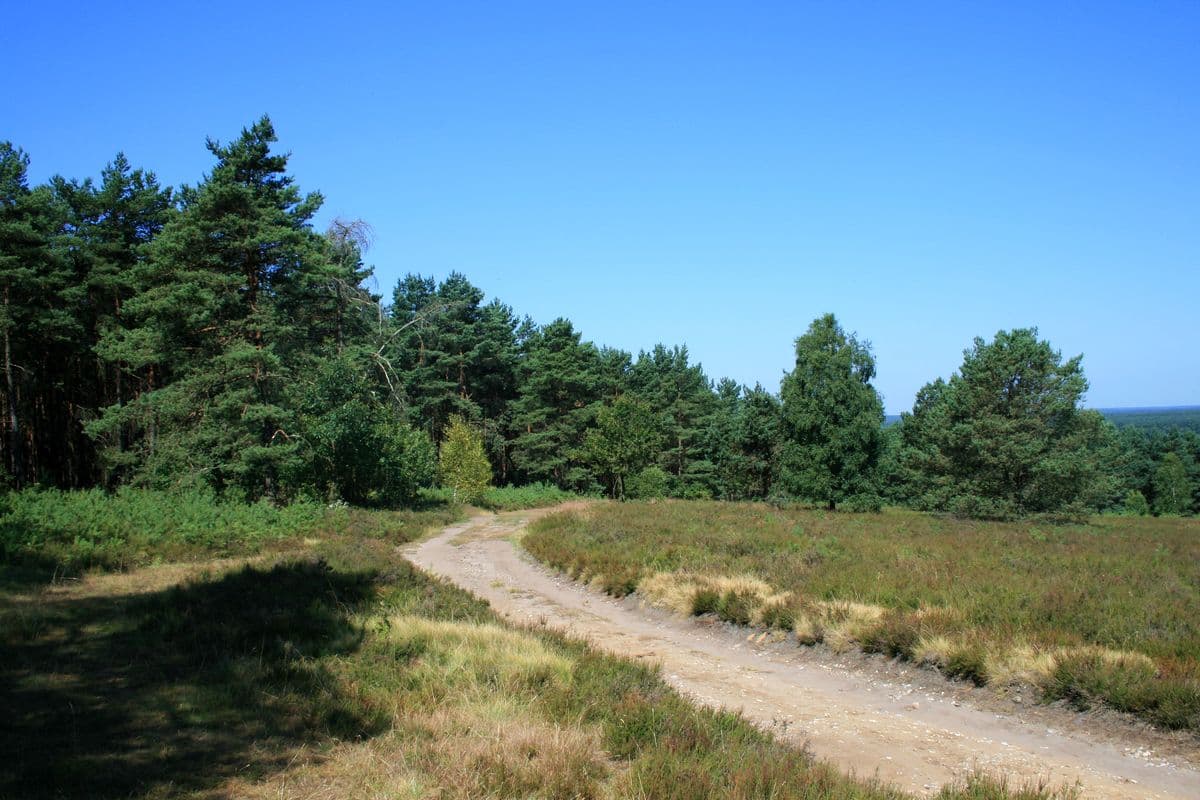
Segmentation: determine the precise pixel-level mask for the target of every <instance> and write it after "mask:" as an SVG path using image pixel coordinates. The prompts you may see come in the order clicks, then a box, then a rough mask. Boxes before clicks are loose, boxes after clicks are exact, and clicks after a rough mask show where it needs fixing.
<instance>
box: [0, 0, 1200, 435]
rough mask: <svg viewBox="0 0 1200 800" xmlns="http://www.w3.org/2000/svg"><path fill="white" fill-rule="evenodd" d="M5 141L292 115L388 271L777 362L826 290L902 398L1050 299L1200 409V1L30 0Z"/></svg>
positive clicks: (892, 394) (97, 157)
mask: <svg viewBox="0 0 1200 800" xmlns="http://www.w3.org/2000/svg"><path fill="white" fill-rule="evenodd" d="M3 16H4V23H3V25H2V26H0V66H2V67H3V70H4V74H5V76H6V82H5V98H4V100H3V101H2V105H0V108H3V111H2V112H0V138H11V139H12V140H13V141H14V142H15V143H16V144H18V145H20V146H22V147H24V148H25V149H26V150H27V151H29V153H30V154H31V156H32V158H33V166H32V176H33V178H34V179H35V180H43V179H45V178H46V177H48V176H49V175H51V174H53V173H56V172H57V173H62V174H65V175H67V176H70V177H84V176H88V175H95V174H97V173H98V172H99V170H100V168H101V167H102V166H103V165H104V164H105V163H106V162H107V161H108V160H110V159H111V158H112V156H113V155H114V154H115V153H116V152H117V151H118V150H124V151H125V152H126V153H127V154H128V155H129V157H130V159H131V160H132V161H133V162H134V163H135V164H136V165H140V166H145V167H148V168H151V169H154V170H156V171H157V172H158V174H159V176H160V178H161V179H162V180H163V181H164V182H166V183H170V184H178V183H181V182H191V183H194V182H195V181H196V180H197V179H199V178H200V176H201V175H202V174H203V173H204V172H205V170H207V169H208V168H209V166H210V164H211V160H210V156H209V154H208V153H207V152H206V151H205V149H204V146H203V145H204V138H205V136H208V135H211V136H214V137H216V138H218V139H222V140H227V139H229V138H231V137H233V136H234V135H236V134H237V132H238V131H239V130H240V129H241V127H242V126H244V125H246V124H248V123H249V122H251V121H252V120H254V119H255V118H257V117H258V116H259V115H261V114H263V113H264V112H265V113H269V114H270V115H271V118H272V119H273V120H274V122H275V125H276V129H277V131H278V133H279V135H280V139H281V142H280V146H281V147H282V148H284V149H286V150H290V151H292V152H293V154H294V155H293V159H292V162H291V167H292V170H293V172H294V174H295V175H296V176H297V178H298V180H299V183H300V185H301V187H302V188H303V189H305V190H312V189H319V190H320V191H321V192H322V193H323V194H324V195H325V197H326V202H327V204H326V207H325V210H324V211H323V213H322V217H321V220H320V222H321V224H322V226H323V224H324V222H325V221H326V220H328V219H329V217H331V216H332V215H335V214H337V215H345V216H349V217H361V218H364V219H366V220H368V221H369V222H371V223H372V224H373V225H374V226H375V228H376V231H377V234H378V242H377V245H376V247H375V249H374V250H373V251H372V252H371V253H370V255H369V260H370V261H371V262H373V263H374V265H375V267H376V274H377V277H378V282H379V289H380V290H381V291H383V292H385V293H386V294H389V295H390V291H391V287H392V286H393V285H394V284H395V281H396V279H397V278H398V277H399V276H401V275H402V274H404V273H405V272H409V271H415V272H422V273H425V274H434V275H437V276H438V277H443V276H445V275H446V274H447V273H448V272H449V271H451V270H459V271H462V272H464V273H466V275H467V276H468V277H469V278H470V279H471V280H472V281H473V282H475V283H476V284H477V285H479V286H480V287H482V288H483V289H484V290H485V291H487V292H488V294H489V295H490V296H498V297H500V298H501V299H502V300H504V301H505V302H507V303H509V304H511V305H513V306H514V307H515V308H516V309H517V311H518V312H521V313H528V314H530V315H532V316H533V317H534V319H536V320H538V321H541V322H546V321H549V320H551V319H553V318H554V317H556V316H560V315H561V316H567V317H569V318H570V319H572V320H573V321H574V322H575V323H576V325H577V326H578V327H579V328H580V329H581V330H582V331H583V332H584V335H585V336H587V337H588V338H591V339H593V340H594V341H596V342H598V343H603V344H610V345H614V346H618V347H622V348H626V349H630V350H633V351H634V352H636V351H637V350H638V349H640V348H647V347H649V346H651V345H653V344H654V343H655V342H659V341H661V342H664V343H667V344H672V343H687V345H688V346H689V348H690V350H691V352H692V354H693V357H694V358H695V359H697V360H699V361H701V362H702V363H703V364H704V366H705V368H706V369H707V371H708V372H709V374H710V375H712V376H714V377H720V376H723V375H728V376H730V377H733V378H735V379H737V380H739V381H742V382H745V383H750V384H753V383H754V382H756V381H761V382H762V383H763V384H764V385H766V386H768V387H769V388H772V389H777V388H778V381H779V377H780V376H781V374H782V373H783V371H784V370H785V369H788V368H790V366H791V364H792V358H793V356H792V342H793V340H794V338H795V337H796V336H797V335H798V334H800V333H802V332H803V331H804V329H805V328H806V327H807V325H808V323H809V322H810V321H811V320H812V319H813V318H814V317H815V316H817V315H819V314H821V313H823V312H825V311H833V312H834V313H836V314H837V316H838V318H839V320H841V322H842V323H843V325H844V326H845V327H846V328H848V329H852V330H856V331H857V332H858V333H859V334H860V336H862V337H864V338H866V339H869V340H870V341H871V342H872V343H873V344H874V349H875V355H876V358H877V361H878V369H879V376H878V380H877V382H876V384H877V386H878V387H879V389H880V391H881V392H882V393H883V395H884V398H885V405H886V407H887V409H888V410H889V411H899V410H902V409H906V408H908V407H910V406H911V404H912V399H913V395H914V393H915V392H916V390H917V389H918V388H919V387H920V386H921V385H922V384H923V383H925V382H926V381H928V380H930V379H932V378H934V377H936V376H939V375H943V376H944V375H948V374H949V373H950V372H951V371H952V370H954V369H955V368H956V367H957V366H958V364H959V363H960V362H961V353H962V350H963V348H964V347H967V346H968V345H969V344H970V342H971V339H972V337H974V336H976V335H983V336H985V337H990V336H991V335H993V334H994V333H995V332H996V331H997V330H998V329H1001V328H1011V327H1018V326H1026V325H1036V326H1038V327H1039V328H1040V329H1041V332H1042V334H1043V335H1044V336H1046V337H1047V338H1049V339H1050V341H1051V342H1052V343H1053V344H1054V345H1055V346H1056V347H1058V348H1060V349H1061V350H1063V351H1064V354H1066V355H1073V354H1075V353H1079V352H1082V353H1084V366H1085V368H1086V370H1087V374H1088V376H1089V378H1090V380H1091V386H1092V388H1091V391H1090V393H1089V397H1088V402H1089V405H1093V406H1101V407H1104V406H1130V405H1182V404H1196V403H1200V346H1198V345H1200V342H1198V338H1200V337H1198V336H1197V334H1198V333H1200V309H1198V301H1200V3H1196V2H1184V3H1166V2H1155V3H1142V2H1133V1H1132V0H1131V1H1130V2H1127V3H1120V4H1105V3H1099V2H1088V3H1074V2H1071V3H1046V2H1030V3H1012V2H1003V3H1000V2H997V3H994V4H991V6H990V8H988V7H985V4H982V3H965V2H951V3H867V4H862V5H858V4H853V3H843V2H838V3H819V4H808V3H800V2H786V3H778V4H770V3H719V4H707V3H695V2H688V3H677V4H661V3H645V2H641V3H629V4H620V3H616V2H600V3H594V4H582V3H574V2H565V3H563V2H553V3H544V4H543V3H537V4H535V3H504V2H487V3H478V4H463V3H451V2H445V3H441V2H423V3H407V4H405V3H398V4H394V3H380V4H377V5H371V4H365V3H348V4H342V5H339V4H329V3H323V4H307V3H300V2H291V3H281V4H278V5H276V6H274V7H270V8H268V7H262V6H260V4H255V3H249V2H239V3H223V2H210V3H187V4H182V3H162V2H156V3H152V4H150V3H147V4H134V3H128V4H118V3H87V4H74V3H20V4H18V3H16V2H11V3H9V4H8V5H7V8H6V10H5V12H4V15H3Z"/></svg>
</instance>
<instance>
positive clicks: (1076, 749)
mask: <svg viewBox="0 0 1200 800" xmlns="http://www.w3.org/2000/svg"><path fill="white" fill-rule="evenodd" d="M543 513H546V512H545V511H533V512H518V513H509V514H500V515H491V514H488V515H485V516H479V517H475V518H474V519H472V520H470V521H469V522H466V523H461V524H459V525H455V526H452V527H449V528H446V529H445V530H444V531H442V532H441V533H440V534H438V535H437V536H435V537H433V538H431V539H428V540H426V541H424V542H421V543H418V544H415V545H410V546H408V547H406V548H405V551H404V552H405V555H407V556H408V557H409V558H410V559H411V560H412V561H413V562H414V563H416V564H417V565H419V566H420V567H422V568H424V569H426V570H427V571H429V572H432V573H434V574H437V575H441V576H443V577H445V578H447V579H449V580H451V581H453V582H454V583H456V584H458V585H459V586H461V587H463V588H464V589H467V590H469V591H471V592H473V593H475V594H476V595H478V596H480V597H483V598H486V599H487V600H488V601H489V602H490V603H491V604H492V607H493V608H494V609H496V611H498V612H499V613H500V614H502V615H503V616H505V617H506V618H508V619H510V620H513V621H516V622H525V623H543V624H546V625H548V626H550V627H553V628H556V629H558V630H561V631H564V632H566V633H569V634H571V635H574V636H578V637H582V638H585V639H587V640H588V641H590V642H592V643H593V644H595V645H596V646H598V647H600V648H603V649H606V650H609V651H611V652H614V653H618V654H620V655H624V656H630V657H634V658H638V659H644V660H648V661H652V662H656V663H658V664H661V665H662V672H663V676H664V677H665V678H666V679H667V680H668V682H670V683H671V685H672V686H674V687H675V688H676V689H678V690H680V691H681V692H683V693H685V694H687V695H689V696H691V697H692V698H694V699H696V700H698V701H699V702H702V703H705V704H709V705H713V706H721V707H725V708H729V709H737V710H741V711H742V712H743V713H744V714H745V715H746V716H747V717H748V718H750V719H751V720H753V721H755V722H757V723H759V724H762V725H764V726H767V727H771V728H773V729H774V730H775V731H776V733H778V734H781V735H783V736H785V737H787V738H789V739H792V740H793V741H796V742H804V743H807V744H808V746H809V747H810V749H811V750H812V751H813V752H814V753H815V754H816V755H818V756H820V757H822V758H825V759H828V760H829V761H831V762H833V763H835V764H837V765H839V766H840V767H842V768H843V769H846V770H848V771H852V772H854V773H855V774H857V775H860V776H870V775H878V776H879V777H880V778H882V779H884V780H886V781H889V782H891V783H894V784H896V785H898V786H900V787H902V788H904V789H907V790H909V791H912V792H915V793H917V794H929V793H931V792H933V791H935V790H936V789H937V788H938V787H939V786H941V785H942V784H944V783H946V782H948V781H950V780H952V779H954V778H955V777H956V776H959V775H961V774H963V773H964V772H967V771H970V770H971V769H974V768H981V769H983V770H985V771H988V772H991V773H1003V774H1005V775H1007V776H1009V778H1010V779H1011V780H1016V781H1048V782H1049V783H1050V784H1052V785H1058V784H1063V783H1068V784H1069V783H1074V782H1075V781H1078V782H1079V784H1080V785H1081V787H1082V789H1083V791H1082V793H1081V796H1082V797H1085V798H1190V799H1191V800H1195V799H1196V798H1200V771H1196V770H1195V769H1193V768H1191V767H1189V766H1186V765H1184V764H1182V763H1171V762H1170V761H1168V760H1165V759H1164V758H1163V757H1162V756H1156V755H1155V753H1154V752H1153V751H1152V750H1149V749H1147V748H1146V747H1144V746H1143V745H1141V744H1139V745H1138V746H1136V747H1131V746H1129V745H1128V744H1125V745H1124V746H1123V745H1122V744H1121V743H1120V742H1113V741H1108V742H1105V741H1100V740H1099V739H1097V738H1096V737H1095V736H1092V735H1089V734H1087V733H1085V732H1084V731H1082V730H1077V729H1076V730H1072V729H1071V727H1072V724H1073V722H1072V721H1073V720H1074V721H1076V722H1077V721H1078V719H1079V715H1075V714H1072V713H1070V712H1066V711H1057V712H1056V714H1057V716H1055V715H1053V714H1051V715H1050V716H1047V715H1046V713H1036V714H1033V715H1032V717H1031V719H1021V718H1018V717H1017V716H1016V715H1011V714H1003V713H996V710H995V709H984V708H982V707H979V706H977V705H976V704H974V703H972V702H971V701H970V699H969V698H968V699H966V700H964V699H963V698H962V697H961V696H957V695H960V694H961V693H956V692H954V691H952V690H951V691H947V690H946V687H947V686H952V684H949V682H946V681H941V679H940V678H937V679H936V680H937V681H939V682H940V683H941V684H945V685H944V686H943V687H942V689H941V690H937V689H935V688H932V687H934V686H936V685H937V684H935V683H933V682H930V681H921V680H916V681H914V682H906V680H905V676H906V675H910V673H911V672H913V671H911V670H910V671H907V672H906V671H905V670H903V669H900V670H892V671H891V672H890V673H888V672H887V671H886V670H872V669H869V668H866V669H860V668H855V667H853V666H849V667H848V666H847V665H846V663H845V662H844V661H839V660H838V659H835V658H832V657H830V656H829V655H828V654H821V653H819V652H815V651H813V650H811V649H809V648H798V647H796V646H794V645H788V644H782V645H775V646H772V645H770V644H767V643H757V642H755V641H752V640H748V639H746V638H744V631H743V632H735V631H734V630H731V629H730V627H729V626H726V625H722V624H708V625H705V624H704V623H703V622H702V621H697V620H689V619H680V618H678V617H672V616H669V615H667V614H665V613H663V612H660V611H657V610H655V609H647V608H641V607H639V606H638V605H637V604H636V602H632V601H629V600H625V601H621V600H615V599H613V598H611V597H608V596H606V595H603V594H601V593H599V592H594V591H591V590H589V589H587V588H586V587H583V586H580V585H579V584H576V583H573V582H571V581H569V580H567V579H566V578H564V577H562V576H560V575H556V574H554V573H552V572H550V571H549V570H547V569H545V568H543V567H542V566H540V565H538V564H536V563H534V562H533V561H532V559H530V558H529V556H528V555H526V554H525V553H524V552H523V551H521V550H520V549H519V547H517V546H516V545H515V544H514V543H513V541H512V537H513V535H514V534H516V533H518V532H519V531H520V530H521V529H522V528H523V527H524V526H525V524H527V522H528V521H529V520H530V519H532V518H534V517H536V516H540V515H541V514H543ZM934 677H935V678H936V676H934ZM1047 720H1051V721H1057V722H1058V723H1059V727H1053V726H1052V727H1047Z"/></svg>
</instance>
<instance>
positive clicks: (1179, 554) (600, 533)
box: [523, 501, 1200, 731]
mask: <svg viewBox="0 0 1200 800" xmlns="http://www.w3.org/2000/svg"><path fill="white" fill-rule="evenodd" d="M523 544H524V546H525V547H526V548H527V549H528V550H529V551H530V552H531V553H532V554H534V555H535V556H536V557H538V558H539V559H541V560H543V561H545V562H547V563H548V564H550V565H552V566H554V567H556V568H558V569H560V570H563V571H565V572H567V573H569V574H570V575H571V576H572V577H574V578H576V579H578V580H582V581H587V582H591V583H593V584H594V585H596V586H599V587H601V588H603V589H604V590H605V591H607V592H609V593H611V594H614V595H618V596H623V595H626V594H629V593H631V592H635V591H636V592H638V593H639V594H640V595H642V596H643V597H644V598H646V599H647V600H648V601H650V602H652V603H655V604H658V605H661V606H664V607H668V608H671V609H673V610H675V611H677V612H679V613H682V614H705V613H711V614H716V615H717V616H719V617H720V618H722V619H724V620H727V621H729V622H733V623H737V624H742V625H755V626H760V627H763V628H773V629H776V630H779V631H783V632H785V633H787V634H789V635H794V636H795V638H796V640H797V641H798V642H799V643H800V644H816V643H821V642H823V643H825V644H827V645H829V646H830V647H832V648H834V649H835V650H847V649H850V648H859V649H862V650H865V651H867V652H876V653H883V654H885V655H888V656H893V657H899V658H903V659H907V660H910V661H913V662H917V663H920V664H925V665H929V666H931V667H935V668H937V669H940V670H941V671H942V672H943V673H945V674H946V675H947V676H949V677H953V678H961V679H966V680H971V681H973V682H975V683H977V684H979V685H992V686H995V687H997V688H1001V689H1003V688H1004V687H1009V686H1027V685H1032V686H1034V687H1036V688H1037V689H1038V690H1039V691H1040V692H1041V695H1042V697H1043V698H1044V699H1046V700H1065V701H1067V702H1069V703H1071V704H1073V705H1074V706H1076V707H1078V708H1081V709H1086V708H1091V707H1093V706H1095V705H1097V704H1104V705H1107V706H1110V707H1112V708H1115V709H1117V710H1120V711H1125V712H1129V713H1132V714H1136V715H1138V716H1140V717H1142V718H1145V719H1147V720H1149V721H1151V722H1153V723H1154V724H1156V725H1158V726H1161V727H1164V728H1169V729H1188V730H1193V731H1195V730H1200V521H1197V520H1194V519H1180V518H1174V519H1171V518H1149V517H1118V516H1104V517H1094V518H1092V519H1091V520H1090V521H1088V522H1087V523H1086V524H1074V525H1050V524H1035V523H1030V522H1012V523H998V522H982V521H969V520H961V519H953V518H946V517H939V516H933V515H929V514H924V513H920V512H914V511H906V510H895V509H889V510H887V511H885V512H883V513H880V514H851V513H828V512H825V511H818V510H811V509H802V508H789V509H778V508H774V507H771V506H767V505H764V504H753V503H741V504H737V503H714V502H701V501H695V502H684V501H667V502H651V503H636V502H631V503H621V504H617V503H609V504H599V505H596V506H594V507H592V508H590V509H588V510H587V511H583V512H572V513H564V514H556V515H552V516H549V517H546V518H544V519H542V520H540V521H539V522H537V523H535V524H534V526H533V527H532V528H531V530H530V533H529V534H528V535H527V536H526V537H525V538H524V539H523Z"/></svg>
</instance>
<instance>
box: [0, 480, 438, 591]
mask: <svg viewBox="0 0 1200 800" xmlns="http://www.w3.org/2000/svg"><path fill="white" fill-rule="evenodd" d="M459 514H460V512H459V511H458V509H455V508H452V507H448V506H446V507H440V508H435V509H433V510H429V511H366V510H363V509H356V508H351V507H348V506H344V505H335V506H327V505H324V504H320V503H315V502H295V503H292V504H290V505H287V506H274V505H271V504H269V503H265V502H263V503H255V504H246V503H232V502H231V503H224V502H219V501H217V500H216V499H214V498H213V496H212V495H211V494H208V493H205V492H162V491H153V490H147V489H133V488H124V489H121V490H120V491H118V492H116V493H114V494H109V493H106V492H103V491H101V490H99V489H93V490H89V491H71V492H66V491H58V490H50V489H27V490H24V491H21V492H10V493H8V494H6V495H3V496H0V563H7V564H24V565H27V566H34V567H39V568H42V569H43V570H45V571H49V572H54V573H59V574H64V573H65V574H76V573H79V572H80V571H83V570H88V569H100V570H114V569H117V570H119V569H129V568H131V567H135V566H139V565H144V564H149V563H154V562H162V561H179V560H183V559H195V558H200V557H212V556H237V555H247V554H250V553H255V552H259V551H262V550H263V549H271V548H276V549H278V548H281V547H286V546H289V545H290V546H294V545H295V544H296V543H298V542H300V541H302V540H304V539H320V538H325V537H330V536H352V537H357V536H368V537H379V536H384V535H387V536H391V537H393V538H394V537H397V536H406V537H407V538H414V537H415V536H417V535H419V534H420V533H422V532H423V531H424V530H426V529H428V528H429V527H430V526H433V525H439V524H448V523H449V522H451V521H452V520H454V519H455V518H457V517H458V516H459Z"/></svg>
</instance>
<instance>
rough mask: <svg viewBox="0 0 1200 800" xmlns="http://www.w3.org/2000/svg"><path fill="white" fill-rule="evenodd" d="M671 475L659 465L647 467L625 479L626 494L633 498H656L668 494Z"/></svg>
mask: <svg viewBox="0 0 1200 800" xmlns="http://www.w3.org/2000/svg"><path fill="white" fill-rule="evenodd" d="M670 480H671V478H670V476H669V475H667V473H666V472H664V471H663V470H662V469H661V468H659V467H653V466H651V467H646V468H645V469H643V470H642V471H641V472H639V473H637V474H636V475H630V476H629V477H628V478H627V479H626V480H625V496H626V497H628V498H630V499H632V500H655V499H658V498H662V497H666V496H667V487H668V485H669V483H670Z"/></svg>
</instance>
